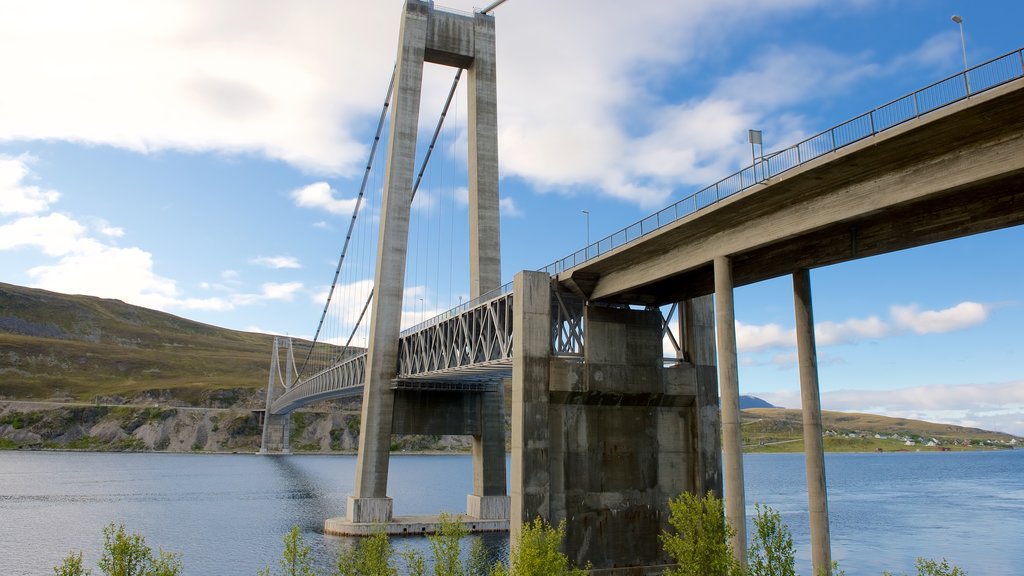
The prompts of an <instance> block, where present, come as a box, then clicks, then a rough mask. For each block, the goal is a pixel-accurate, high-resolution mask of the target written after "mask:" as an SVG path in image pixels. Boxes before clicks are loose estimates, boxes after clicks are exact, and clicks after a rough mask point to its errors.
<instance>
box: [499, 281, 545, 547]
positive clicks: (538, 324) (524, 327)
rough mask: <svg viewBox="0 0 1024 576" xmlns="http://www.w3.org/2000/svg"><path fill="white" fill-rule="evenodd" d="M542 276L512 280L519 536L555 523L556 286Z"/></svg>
mask: <svg viewBox="0 0 1024 576" xmlns="http://www.w3.org/2000/svg"><path fill="white" fill-rule="evenodd" d="M550 281H551V280H550V278H549V277H548V275H547V274H544V273H543V272H520V273H518V274H516V276H515V279H514V280H513V288H512V290H513V298H515V300H514V316H513V323H512V326H513V328H512V346H513V349H514V350H515V351H516V353H515V354H514V355H513V358H512V486H511V490H510V496H511V501H512V509H511V512H510V515H509V527H510V530H511V534H512V537H513V541H512V546H515V545H516V542H515V536H516V534H518V533H519V531H520V530H521V529H522V527H523V523H524V522H529V521H531V520H532V519H534V518H537V517H541V518H544V519H546V520H551V507H550V506H551V503H550V500H551V484H550V472H549V469H550V463H549V454H550V450H551V437H550V431H549V427H548V403H549V397H548V379H549V364H550V360H551V285H550Z"/></svg>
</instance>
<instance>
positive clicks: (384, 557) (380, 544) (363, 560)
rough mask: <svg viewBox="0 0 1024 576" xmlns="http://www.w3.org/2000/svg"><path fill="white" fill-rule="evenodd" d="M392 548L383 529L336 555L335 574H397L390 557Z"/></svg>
mask: <svg viewBox="0 0 1024 576" xmlns="http://www.w3.org/2000/svg"><path fill="white" fill-rule="evenodd" d="M393 557H394V549H393V548H392V546H391V540H390V539H389V538H388V535H387V533H385V532H384V530H378V531H377V532H374V533H373V535H371V536H370V537H369V538H366V539H365V540H362V541H360V542H359V543H357V544H356V545H355V546H353V547H351V548H349V549H348V550H346V551H344V552H342V553H341V554H339V555H338V563H337V566H336V568H335V571H334V574H335V576H398V569H396V568H395V566H394V562H393V561H392V558H393Z"/></svg>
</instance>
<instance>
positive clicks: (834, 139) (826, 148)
mask: <svg viewBox="0 0 1024 576" xmlns="http://www.w3.org/2000/svg"><path fill="white" fill-rule="evenodd" d="M1022 76H1024V49H1019V50H1015V51H1013V52H1010V53H1008V54H1004V55H1003V56H1000V57H998V58H994V59H992V60H989V61H988V62H985V63H984V64H979V65H977V66H975V67H973V68H970V69H968V70H965V71H963V72H960V73H959V74H954V75H953V76H950V77H948V78H945V79H943V80H940V81H938V82H936V83H934V84H931V85H929V86H926V87H924V88H921V89H920V90H917V91H916V92H912V93H910V94H907V95H906V96H903V97H900V98H897V99H895V100H893V101H891V102H889V103H888V104H885V105H883V106H879V107H878V108H875V109H874V110H871V111H870V112H867V113H864V114H861V115H860V116H857V117H856V118H853V119H850V120H847V121H846V122H843V123H842V124H839V125H837V126H834V127H832V128H829V129H828V130H825V131H824V132H821V133H819V134H816V135H814V136H811V137H810V138H808V139H806V140H804V141H802V142H800V143H798V144H794V145H793V146H790V147H789V148H785V149H783V150H779V151H778V152H773V153H770V154H768V155H767V156H764V157H762V158H761V159H760V160H758V161H757V162H755V163H754V164H752V165H751V166H747V167H746V168H743V169H742V170H740V171H739V172H736V173H734V174H732V175H730V176H728V177H726V178H723V179H722V180H719V181H718V182H715V183H714V184H712V185H710V186H708V187H706V188H703V189H701V190H698V191H697V192H695V193H693V194H691V195H689V196H687V197H686V198H683V199H682V200H680V201H678V202H676V203H675V204H672V205H670V206H668V207H667V208H663V209H662V210H659V211H658V212H655V213H654V214H651V215H650V216H647V217H646V218H643V219H641V220H639V221H637V222H634V223H633V224H630V225H629V226H626V227H625V228H623V229H622V230H619V231H617V232H615V233H613V234H610V235H608V236H605V237H604V238H602V239H600V240H598V241H597V242H594V243H593V244H590V245H589V246H587V247H586V248H583V249H581V250H578V251H576V252H574V253H572V254H570V255H569V256H566V257H565V258H562V259H561V260H556V261H555V262H552V263H551V264H549V265H547V266H545V267H544V268H541V269H540V270H541V271H543V272H546V273H548V274H550V275H552V276H554V275H556V274H559V273H561V272H564V271H566V270H568V269H570V268H574V267H576V266H579V265H580V264H583V263H584V262H587V261H589V260H593V259H594V258H597V257H598V256H600V255H602V254H605V253H607V252H610V251H611V250H614V249H616V248H618V247H620V246H622V245H624V244H627V243H629V242H632V241H634V240H636V239H638V238H640V237H642V236H646V235H647V234H650V233H651V232H654V231H655V230H658V229H659V228H662V227H664V226H666V225H668V224H671V223H672V222H675V221H677V220H679V219H680V218H684V217H686V216H689V215H691V214H693V213H695V212H697V211H699V210H702V209H704V208H706V207H708V206H711V205H712V204H715V203H717V202H719V201H721V200H723V199H725V198H728V197H730V196H732V195H733V194H736V193H738V192H742V191H744V190H746V189H748V188H751V187H753V186H755V185H757V184H763V183H764V182H765V181H766V180H768V179H770V178H772V177H775V176H778V175H779V174H782V173H783V172H786V171H788V170H791V169H793V168H796V167H797V166H800V165H803V164H806V163H807V162H810V161H811V160H814V159H816V158H818V157H820V156H822V155H824V154H828V153H829V152H836V151H838V150H840V149H842V148H843V147H845V146H848V145H850V144H853V143H854V142H858V141H860V140H863V139H865V138H868V137H870V136H874V135H876V134H878V133H880V132H883V131H885V130H888V129H889V128H892V127H894V126H897V125H899V124H902V123H904V122H907V121H908V120H913V119H914V118H918V117H920V116H922V115H924V114H927V113H929V112H932V111H935V110H938V109H940V108H943V107H945V106H948V105H950V104H953V103H955V102H959V101H960V100H963V99H965V98H968V97H969V96H972V95H974V94H978V93H981V92H984V91H986V90H989V89H991V88H994V87H996V86H999V85H1001V84H1005V83H1007V82H1009V81H1011V80H1016V79H1017V78H1021V77H1022Z"/></svg>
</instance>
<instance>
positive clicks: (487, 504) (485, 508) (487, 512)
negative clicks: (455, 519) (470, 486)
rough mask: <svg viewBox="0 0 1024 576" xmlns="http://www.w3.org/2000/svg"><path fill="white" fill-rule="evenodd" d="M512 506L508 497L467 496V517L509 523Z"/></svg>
mask: <svg viewBox="0 0 1024 576" xmlns="http://www.w3.org/2000/svg"><path fill="white" fill-rule="evenodd" d="M510 506H511V504H510V501H509V497H508V496H477V495H476V494H468V495H467V496H466V516H468V517H470V518H476V519H479V520H504V521H505V522H508V511H509V507H510ZM506 528H507V525H506Z"/></svg>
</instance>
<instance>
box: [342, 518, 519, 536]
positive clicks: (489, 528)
mask: <svg viewBox="0 0 1024 576" xmlns="http://www.w3.org/2000/svg"><path fill="white" fill-rule="evenodd" d="M458 521H459V522H460V523H461V524H462V525H463V526H465V528H466V530H468V531H469V532H471V533H473V532H508V519H507V518H506V519H503V520H481V519H479V518H469V517H466V516H462V517H459V518H458ZM440 527H441V520H440V518H439V517H437V516H395V517H394V518H393V519H392V520H391V521H390V522H352V521H350V520H349V519H348V518H345V517H337V518H328V519H327V520H325V521H324V534H329V535H331V536H372V535H374V534H376V533H377V532H384V533H385V534H387V535H388V536H422V535H424V534H434V533H435V532H437V531H438V530H439V529H440Z"/></svg>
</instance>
